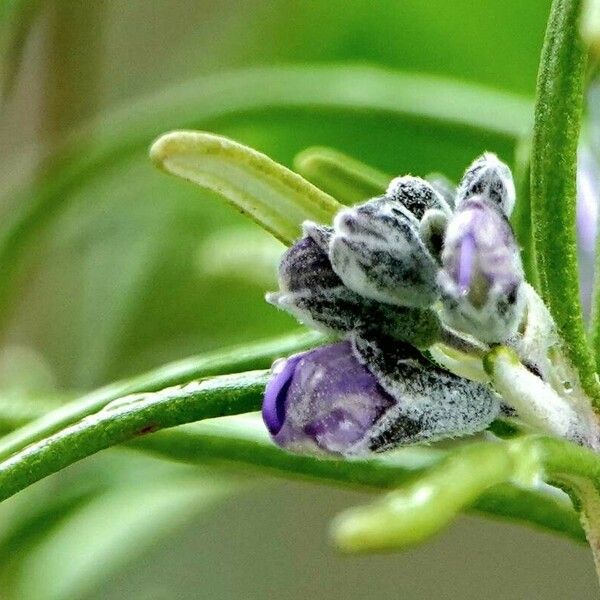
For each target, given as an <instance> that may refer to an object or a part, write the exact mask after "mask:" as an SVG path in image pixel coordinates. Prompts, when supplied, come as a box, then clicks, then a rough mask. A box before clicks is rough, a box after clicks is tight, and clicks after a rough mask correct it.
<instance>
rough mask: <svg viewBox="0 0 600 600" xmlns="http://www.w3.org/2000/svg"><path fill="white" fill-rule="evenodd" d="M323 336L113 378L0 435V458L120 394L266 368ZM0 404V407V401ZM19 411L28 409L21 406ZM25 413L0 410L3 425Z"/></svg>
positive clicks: (296, 336) (292, 338)
mask: <svg viewBox="0 0 600 600" xmlns="http://www.w3.org/2000/svg"><path fill="white" fill-rule="evenodd" d="M325 339H326V337H325V336H324V335H322V334H320V333H317V332H312V331H311V332H306V333H301V334H298V333H296V334H292V335H288V336H284V337H281V338H276V339H273V340H267V341H264V342H257V343H255V344H246V345H244V346H241V347H235V348H230V349H225V350H220V351H219V352H213V353H208V354H200V355H199V356H192V357H189V358H184V359H183V360H179V361H176V362H173V363H170V364H167V365H164V366H161V367H158V368H157V369H153V370H152V371H149V372H148V373H143V374H142V375H138V376H137V377H133V378H131V379H126V380H125V381H118V382H116V383H112V384H110V385H107V386H105V387H102V388H100V389H98V390H94V391H93V392H90V393H89V394H86V395H85V396H83V397H81V398H77V399H75V400H73V401H72V402H70V403H69V404H66V405H64V406H62V407H60V408H57V409H56V410H54V411H52V412H49V413H48V414H45V415H43V416H41V417H39V418H38V419H36V420H35V421H32V422H31V423H28V424H27V425H25V426H24V427H22V428H21V429H17V430H16V431H14V432H13V433H12V434H10V435H7V436H6V437H4V438H2V439H1V440H0V460H3V459H5V458H8V457H9V456H10V455H11V454H13V453H14V452H16V451H18V450H20V449H22V448H24V447H26V446H28V445H29V444H32V443H33V442H37V441H39V440H41V439H43V438H45V437H47V436H49V435H51V434H53V433H55V432H57V431H59V430H60V429H62V428H64V427H66V426H68V425H71V424H72V423H75V422H77V421H79V420H80V419H83V418H84V417H86V416H88V415H91V414H93V413H95V412H97V411H99V410H101V409H102V408H104V407H105V406H106V405H107V404H108V403H109V402H111V401H112V400H115V399H117V398H119V397H121V396H126V395H128V394H134V393H138V392H153V391H158V390H161V389H163V388H166V387H168V386H173V385H178V384H182V383H186V382H188V381H191V380H192V379H199V378H201V377H206V376H208V375H221V374H228V373H235V372H236V371H246V370H251V369H265V368H268V367H270V366H271V363H272V362H273V361H274V360H275V359H276V358H281V357H284V356H288V355H289V354H293V353H296V352H301V351H303V350H306V349H308V348H312V347H314V346H316V345H318V344H320V343H322V342H323V341H324V340H325ZM11 406H12V405H11ZM0 409H2V404H1V403H0ZM38 410H39V408H38ZM23 411H26V409H25V408H24V409H23ZM28 414H29V413H28ZM23 417H24V415H22V414H21V413H18V414H17V411H16V408H14V407H13V408H10V406H9V407H8V410H6V411H5V412H4V413H3V414H2V419H3V420H4V421H6V422H7V424H8V421H9V420H10V419H13V427H15V426H17V425H18V424H20V422H21V421H22V420H23Z"/></svg>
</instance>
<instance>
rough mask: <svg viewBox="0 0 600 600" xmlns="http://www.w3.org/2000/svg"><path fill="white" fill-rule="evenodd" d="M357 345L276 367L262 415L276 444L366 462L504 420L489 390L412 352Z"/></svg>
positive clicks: (400, 346)
mask: <svg viewBox="0 0 600 600" xmlns="http://www.w3.org/2000/svg"><path fill="white" fill-rule="evenodd" d="M355 343H356V348H354V349H353V346H352V344H351V343H350V342H348V341H346V342H340V343H337V344H332V345H328V346H323V347H321V348H317V349H315V350H311V351H309V352H305V353H303V354H298V355H295V356H292V357H290V358H289V359H287V360H282V361H278V362H277V363H276V364H275V365H274V369H273V378H272V379H271V381H270V382H269V383H268V385H267V388H266V390H265V399H264V403H263V411H262V412H263V419H264V422H265V424H266V426H267V428H268V430H269V432H270V434H271V436H272V438H273V440H274V441H275V443H277V444H278V445H279V446H281V447H283V448H285V449H287V450H290V451H292V452H298V453H311V454H337V455H344V456H356V455H367V454H370V453H372V452H381V451H383V450H388V449H391V448H394V447H397V446H399V445H403V444H411V443H415V442H419V441H423V440H434V439H440V438H444V437H452V436H456V435H461V434H466V433H472V432H474V431H479V430H481V429H483V428H485V427H486V426H487V425H488V424H489V423H490V422H491V421H492V420H493V418H494V417H495V416H497V414H498V412H499V406H500V404H499V401H498V400H497V398H496V396H495V395H494V394H493V393H492V392H491V391H490V390H489V388H487V387H486V386H483V385H481V384H476V383H472V382H469V381H467V380H463V379H460V378H458V377H456V376H454V375H451V374H449V373H446V372H444V371H441V370H440V369H438V368H437V367H435V366H434V365H432V364H431V363H429V362H428V361H426V360H425V359H424V358H423V357H422V356H420V355H419V354H418V353H417V352H416V351H415V350H414V349H412V348H411V347H410V346H407V345H405V344H398V343H395V342H392V341H389V342H387V343H385V344H383V345H381V344H378V343H377V342H373V341H369V342H367V341H365V340H364V338H360V337H359V338H357V341H356V342H355ZM357 352H358V354H357ZM390 390H391V392H390Z"/></svg>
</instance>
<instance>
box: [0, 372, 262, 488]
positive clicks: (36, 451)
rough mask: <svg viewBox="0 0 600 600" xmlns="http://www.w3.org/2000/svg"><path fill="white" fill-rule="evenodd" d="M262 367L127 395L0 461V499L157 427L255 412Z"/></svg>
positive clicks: (157, 428) (260, 389) (258, 404)
mask: <svg viewBox="0 0 600 600" xmlns="http://www.w3.org/2000/svg"><path fill="white" fill-rule="evenodd" d="M268 377H269V373H268V371H250V372H247V373H240V374H237V375H221V376H219V377H213V378H209V379H204V380H200V381H195V382H192V383H188V384H187V385H184V386H176V387H172V388H167V389H165V390H162V391H160V392H153V393H146V394H137V395H130V396H125V397H123V398H120V399H118V400H116V401H113V402H112V403H111V404H109V405H107V406H105V407H104V409H102V410H101V411H99V412H98V413H95V414H94V415H90V416H89V417H86V418H84V419H83V420H81V421H79V422H77V423H75V424H73V425H71V426H69V427H66V428H65V429H62V430H61V431H58V432H57V433H55V434H54V435H51V436H50V437H48V438H45V439H43V440H41V441H39V442H37V443H35V444H32V445H30V446H27V447H26V448H25V449H24V450H21V451H20V452H17V453H16V454H14V455H13V456H11V457H10V458H9V459H7V460H5V461H4V462H2V463H0V500H4V499H6V498H9V497H10V496H12V495H13V494H16V493H17V492H19V491H20V490H22V489H24V488H25V487H27V486H29V485H31V484H32V483H35V482H36V481H39V480H40V479H43V478H44V477H47V476H48V475H51V474H52V473H56V472H57V471H59V470H61V469H64V468H65V467H67V466H68V465H70V464H73V463H75V462H77V461H79V460H81V459H82V458H85V457H87V456H91V455H92V454H95V453H96V452H99V451H100V450H104V449H105V448H108V447H110V446H114V445H115V444H120V443H123V442H126V441H128V440H130V439H133V438H135V437H139V436H143V435H146V434H148V433H151V432H153V431H157V430H159V429H163V428H168V427H175V426H176V425H182V424H183V423H190V422H193V421H199V420H201V419H210V418H213V417H220V416H224V415H231V414H239V413H244V412H250V411H253V410H258V409H259V408H260V406H261V404H262V398H263V391H264V386H265V384H266V382H267V380H268Z"/></svg>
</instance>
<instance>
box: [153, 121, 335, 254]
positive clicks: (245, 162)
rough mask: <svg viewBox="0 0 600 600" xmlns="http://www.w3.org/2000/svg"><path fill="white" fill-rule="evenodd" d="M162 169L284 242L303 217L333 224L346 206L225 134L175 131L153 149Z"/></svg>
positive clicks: (294, 236)
mask: <svg viewBox="0 0 600 600" xmlns="http://www.w3.org/2000/svg"><path fill="white" fill-rule="evenodd" d="M150 157H151V158H152V160H153V161H154V163H155V164H156V166H158V167H159V168H160V169H163V170H164V171H166V172H167V173H170V174H171V175H177V176H179V177H182V178H183V179H187V180H188V181H191V182H193V183H196V184H198V185H199V186H201V187H205V188H208V189H210V190H212V191H214V192H217V193H218V194H220V195H221V196H223V197H224V198H226V199H227V200H228V201H229V202H231V203H232V204H233V205H234V206H235V207H237V208H238V209H240V210H241V211H242V212H243V213H245V214H247V215H248V216H250V217H251V218H252V219H253V220H254V221H256V222H257V223H258V224H259V225H260V226H261V227H263V228H264V229H266V230H267V231H268V232H270V233H272V234H273V235H274V236H275V237H276V238H277V239H279V240H280V241H282V242H283V243H284V244H288V245H291V244H292V243H293V242H294V241H295V240H297V239H298V238H299V237H300V236H301V235H302V233H301V225H302V222H303V221H306V220H311V221H316V222H317V223H324V224H325V223H327V224H328V223H330V222H331V220H332V218H333V216H334V215H335V214H336V213H337V212H338V211H339V210H340V208H341V207H342V205H341V204H339V203H338V202H337V201H336V200H334V199H333V198H332V197H331V196H329V195H327V194H326V193H325V192H322V191H321V190H320V189H318V188H316V187H315V186H314V185H312V184H311V183H309V182H308V181H306V180H305V179H303V178H302V177H300V175H297V174H296V173H294V172H292V171H290V170H289V169H286V168H285V167H284V166H282V165H279V164H277V163H276V162H275V161H273V160H271V159H270V158H269V157H268V156H265V155H264V154H261V153H260V152H257V151H256V150H253V149H252V148H248V147H247V146H244V145H242V144H238V143H237V142H234V141H232V140H229V139H227V138H225V137H222V136H218V135H213V134H210V133H203V132H199V131H173V132H171V133H167V134H165V135H163V136H161V137H160V138H159V139H158V140H156V141H155V142H154V144H153V145H152V148H151V149H150Z"/></svg>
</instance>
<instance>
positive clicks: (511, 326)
mask: <svg viewBox="0 0 600 600" xmlns="http://www.w3.org/2000/svg"><path fill="white" fill-rule="evenodd" d="M442 266H443V270H442V271H441V272H440V274H439V281H440V284H441V286H442V288H443V294H442V304H443V307H444V310H443V318H444V321H445V322H446V323H447V324H448V325H449V326H450V327H452V328H453V329H457V330H459V331H463V332H465V333H469V334H471V335H473V336H474V337H476V338H478V339H480V340H482V341H484V342H488V343H498V342H503V341H505V340H507V339H508V338H510V337H511V336H512V335H514V334H515V333H516V331H517V328H518V326H519V323H520V320H521V317H522V314H523V310H524V301H525V300H524V294H523V281H524V279H523V268H522V265H521V257H520V253H519V248H518V246H517V243H516V240H515V238H514V234H513V232H512V229H511V226H510V224H509V222H508V220H507V219H506V217H505V216H504V214H503V213H502V212H501V211H500V210H499V209H498V208H497V207H496V205H495V204H492V203H491V202H490V201H489V200H487V199H486V198H485V197H481V196H475V197H471V198H470V199H469V200H466V201H463V202H462V203H461V205H460V206H459V208H458V209H457V211H456V213H455V215H454V217H453V218H452V219H451V220H450V222H449V224H448V229H447V231H446V237H445V241H444V250H443V253H442Z"/></svg>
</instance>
